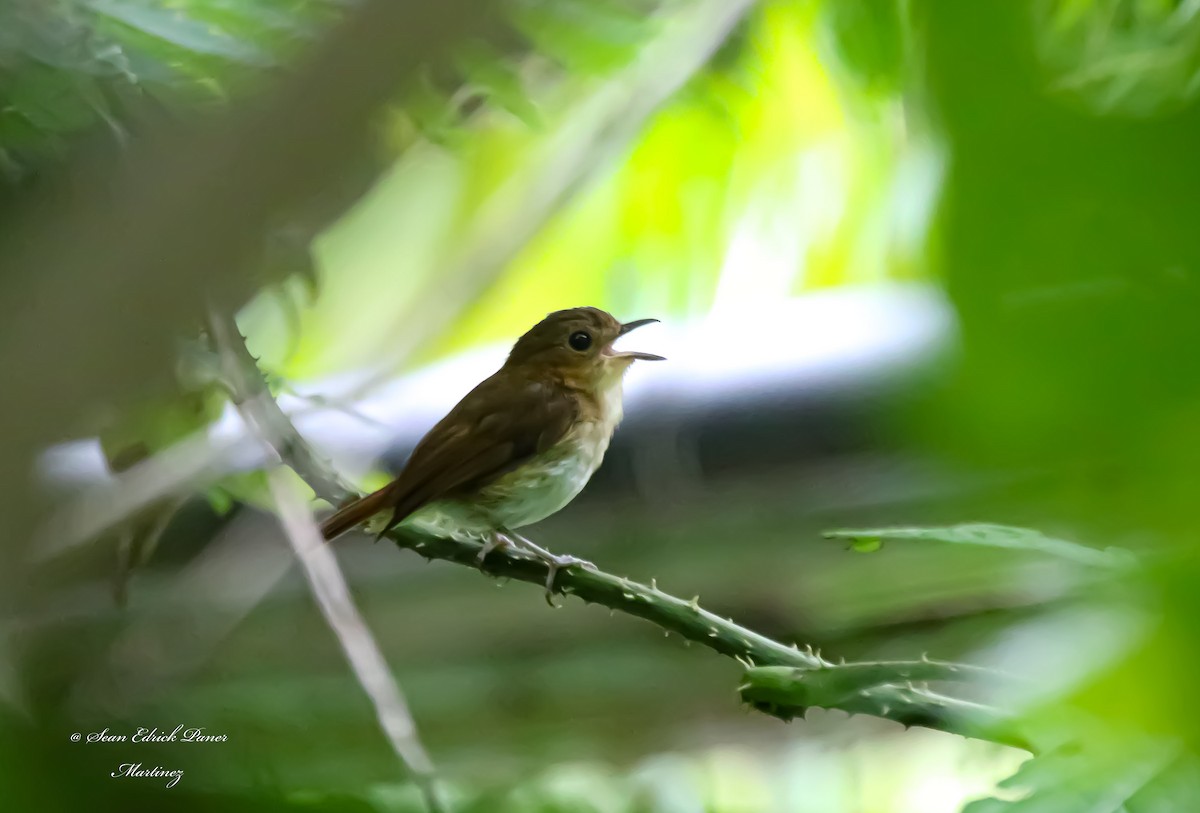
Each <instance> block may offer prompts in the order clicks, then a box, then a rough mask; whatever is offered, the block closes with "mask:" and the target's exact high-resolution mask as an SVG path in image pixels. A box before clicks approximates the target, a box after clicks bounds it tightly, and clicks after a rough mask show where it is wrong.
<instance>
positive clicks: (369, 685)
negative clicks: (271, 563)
mask: <svg viewBox="0 0 1200 813" xmlns="http://www.w3.org/2000/svg"><path fill="white" fill-rule="evenodd" d="M267 483H268V485H269V486H270V489H271V496H272V497H273V498H274V500H275V505H276V508H277V510H278V513H279V521H280V523H281V524H282V525H283V529H284V531H286V532H287V537H288V541H289V542H291V544H292V550H294V551H295V553H296V558H297V559H299V560H300V564H301V565H302V566H303V567H304V575H305V577H306V578H307V579H308V583H309V585H310V586H311V587H312V591H313V595H314V596H316V598H317V604H318V605H320V607H321V614H322V615H324V616H325V620H326V622H328V624H329V628H330V629H332V630H333V631H334V633H335V634H336V635H337V638H338V643H340V644H341V645H342V651H343V652H345V653H346V659H347V660H348V661H350V666H351V667H352V668H353V669H354V675H355V677H357V678H358V682H359V683H360V684H362V687H363V689H364V690H365V691H366V693H367V695H368V696H369V697H370V698H371V703H372V704H374V706H375V716H376V717H377V718H378V719H379V725H380V727H381V728H382V729H383V732H384V733H385V734H386V735H387V738H388V741H389V742H390V743H391V744H392V748H393V749H394V750H395V752H396V756H398V757H400V761H401V762H402V763H404V765H405V767H406V768H407V769H408V771H409V773H410V774H411V775H412V777H413V781H414V782H416V784H417V786H418V787H419V788H420V789H421V793H422V794H423V795H424V797H425V803H426V805H427V806H428V808H429V810H430V811H431V813H444V811H447V810H448V809H449V808H448V807H447V805H446V802H445V800H444V798H443V796H442V793H441V790H440V788H439V787H438V782H437V775H436V773H435V771H434V768H433V762H432V760H430V758H429V754H428V752H427V751H426V750H425V747H424V746H423V745H422V744H421V739H420V737H419V736H418V735H417V726H416V723H414V722H413V717H412V713H411V712H410V711H409V708H408V703H406V702H405V700H404V695H403V693H401V691H400V686H399V685H398V684H397V683H396V679H395V678H394V677H392V673H391V670H390V669H389V668H388V665H387V661H386V660H384V657H383V654H382V653H381V652H380V651H379V645H378V644H376V643H375V638H374V636H372V635H371V630H370V629H369V628H368V627H367V624H366V622H365V621H364V620H363V617H362V616H361V615H360V614H359V612H358V608H356V607H355V606H354V600H353V599H352V598H351V597H350V590H349V588H347V587H346V580H345V578H344V577H343V576H342V571H341V568H339V567H338V563H337V559H335V558H334V555H333V552H332V551H331V550H330V548H329V546H328V545H326V544H325V541H324V540H323V539H322V538H321V532H320V530H319V529H318V528H317V526H316V523H314V522H313V519H312V512H311V511H310V510H309V508H308V506H307V505H306V504H305V502H304V500H303V499H302V498H301V497H300V496H299V495H297V494H296V492H295V491H294V489H293V486H292V483H290V482H289V480H288V477H287V475H286V473H285V472H284V470H283V469H281V468H278V467H276V468H273V469H271V471H269V472H268V473H267Z"/></svg>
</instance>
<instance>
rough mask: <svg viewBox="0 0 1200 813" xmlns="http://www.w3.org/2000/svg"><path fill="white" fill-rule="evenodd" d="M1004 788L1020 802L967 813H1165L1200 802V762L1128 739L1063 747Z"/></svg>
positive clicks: (994, 803) (978, 804)
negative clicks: (1199, 763)
mask: <svg viewBox="0 0 1200 813" xmlns="http://www.w3.org/2000/svg"><path fill="white" fill-rule="evenodd" d="M1000 787H1001V788H1002V789H1004V790H1005V791H1008V792H1010V793H1011V794H1012V795H1015V796H1016V797H1017V798H1014V799H1000V798H991V799H980V800H978V801H975V802H971V803H970V804H968V805H967V806H966V807H965V808H963V813H1159V812H1160V811H1161V812H1162V813H1165V812H1166V811H1175V810H1179V811H1182V810H1190V809H1192V806H1193V804H1194V802H1195V800H1196V799H1198V798H1200V774H1198V772H1197V765H1196V761H1195V759H1194V758H1193V757H1191V756H1190V755H1184V754H1181V753H1180V752H1179V749H1178V748H1177V747H1175V746H1172V745H1170V744H1168V743H1163V742H1155V741H1147V740H1144V739H1143V740H1136V739H1135V740H1129V739H1122V740H1120V741H1119V742H1117V741H1110V740H1109V739H1108V738H1107V737H1106V738H1105V740H1104V744H1103V745H1099V744H1097V742H1096V741H1094V740H1089V741H1088V742H1087V744H1086V745H1084V746H1072V747H1067V748H1062V749H1059V750H1058V751H1053V752H1050V753H1047V754H1045V755H1042V756H1038V757H1034V758H1033V759H1030V760H1028V761H1026V762H1025V763H1023V764H1022V765H1021V768H1020V769H1019V770H1018V771H1017V772H1016V773H1015V774H1013V775H1012V776H1010V777H1009V778H1008V779H1005V780H1004V781H1003V782H1001V783H1000Z"/></svg>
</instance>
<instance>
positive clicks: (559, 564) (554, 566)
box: [504, 531, 596, 607]
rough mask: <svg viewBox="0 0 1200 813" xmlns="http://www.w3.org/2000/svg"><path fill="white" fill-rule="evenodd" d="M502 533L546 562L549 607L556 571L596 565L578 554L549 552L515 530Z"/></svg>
mask: <svg viewBox="0 0 1200 813" xmlns="http://www.w3.org/2000/svg"><path fill="white" fill-rule="evenodd" d="M504 535H505V536H507V537H508V538H509V539H510V540H513V541H516V542H519V543H520V544H521V547H523V548H525V549H527V550H528V551H530V552H531V553H533V554H534V555H536V556H537V557H538V558H539V559H541V560H542V561H543V562H545V563H546V570H547V571H548V572H547V573H546V603H547V604H549V605H550V606H551V607H553V606H554V600H553V598H552V596H553V595H554V580H555V579H556V578H557V577H558V571H559V570H561V569H562V568H564V567H586V568H588V569H590V570H595V569H596V566H595V565H594V564H592V563H591V562H589V561H588V560H587V559H580V558H579V557H578V556H569V555H566V554H557V553H551V552H550V551H548V550H546V549H545V548H543V547H541V546H540V545H537V544H534V543H533V542H531V541H530V540H528V539H526V538H525V537H523V536H521V535H520V534H519V533H516V532H515V531H505V532H504Z"/></svg>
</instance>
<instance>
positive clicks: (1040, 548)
mask: <svg viewBox="0 0 1200 813" xmlns="http://www.w3.org/2000/svg"><path fill="white" fill-rule="evenodd" d="M825 538H826V539H841V540H846V541H848V542H849V543H850V547H851V548H852V549H853V550H856V551H862V552H870V551H875V550H878V549H879V548H881V547H882V546H883V543H884V542H886V541H890V540H916V541H919V542H943V543H946V544H950V545H977V546H979V547H985V548H1007V549H1009V550H1021V551H1029V552H1033V553H1041V554H1045V555H1047V556H1054V557H1056V558H1059V559H1065V560H1067V561H1070V562H1074V563H1075V564H1079V565H1085V566H1088V567H1099V568H1120V569H1123V568H1128V567H1131V566H1133V565H1135V564H1136V563H1137V562H1136V559H1135V557H1134V555H1133V554H1132V553H1130V552H1129V551H1126V550H1123V549H1121V548H1107V549H1105V550H1097V549H1096V548H1089V547H1086V546H1084V545H1078V544H1076V543H1074V542H1067V541H1065V540H1062V539H1055V538H1053V537H1050V536H1046V535H1045V534H1043V533H1042V532H1040V531H1034V530H1030V529H1028V528H1014V527H1011V526H1008V525H992V524H989V523H982V522H976V523H967V524H963V525H951V526H947V527H942V528H866V529H842V530H836V531H827V532H826V533H825Z"/></svg>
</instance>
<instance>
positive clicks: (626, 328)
mask: <svg viewBox="0 0 1200 813" xmlns="http://www.w3.org/2000/svg"><path fill="white" fill-rule="evenodd" d="M657 321H658V320H657V319H635V320H634V321H632V322H626V323H625V324H623V325H621V332H620V333H618V334H617V335H618V336H624V335H625V334H626V333H628V332H630V331H631V330H637V329H638V328H639V327H644V326H645V325H651V324H654V323H655V322H657ZM607 355H610V356H612V357H614V358H627V359H641V360H642V361H666V359H665V358H663V357H662V356H656V355H654V354H653V353H639V352H637V351H636V350H614V349H613V348H612V345H609V347H608V353H607Z"/></svg>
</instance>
